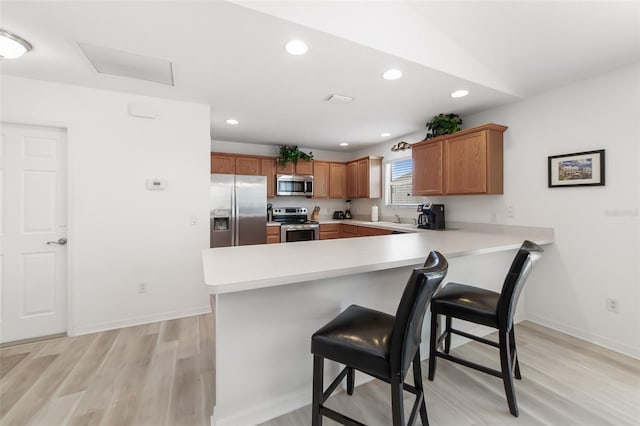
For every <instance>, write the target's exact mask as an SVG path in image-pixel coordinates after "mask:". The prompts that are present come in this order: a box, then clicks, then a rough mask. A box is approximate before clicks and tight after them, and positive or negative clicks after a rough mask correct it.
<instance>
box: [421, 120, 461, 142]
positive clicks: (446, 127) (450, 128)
mask: <svg viewBox="0 0 640 426" xmlns="http://www.w3.org/2000/svg"><path fill="white" fill-rule="evenodd" d="M461 124H462V118H460V116H459V115H458V114H438V115H436V116H435V117H433V119H432V120H431V121H429V122H428V123H427V130H428V131H429V133H427V136H426V137H425V139H432V138H435V137H438V136H442V135H448V134H451V133H455V132H458V131H460V125H461Z"/></svg>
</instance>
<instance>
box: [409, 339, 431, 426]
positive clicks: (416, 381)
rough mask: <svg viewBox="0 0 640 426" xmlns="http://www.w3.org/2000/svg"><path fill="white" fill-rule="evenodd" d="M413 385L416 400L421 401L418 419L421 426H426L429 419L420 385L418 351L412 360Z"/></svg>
mask: <svg viewBox="0 0 640 426" xmlns="http://www.w3.org/2000/svg"><path fill="white" fill-rule="evenodd" d="M413 383H414V386H415V388H416V390H417V391H418V392H417V393H418V396H417V397H416V398H422V401H420V402H419V404H421V406H420V419H421V420H422V426H428V424H429V418H428V417H427V403H426V399H427V398H426V396H425V395H424V386H423V384H422V366H421V365H420V351H419V350H418V352H417V353H416V356H415V358H414V359H413Z"/></svg>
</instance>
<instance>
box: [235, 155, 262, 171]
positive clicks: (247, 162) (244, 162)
mask: <svg viewBox="0 0 640 426" xmlns="http://www.w3.org/2000/svg"><path fill="white" fill-rule="evenodd" d="M260 160H261V159H260V158H259V157H244V156H242V157H240V156H238V157H236V174H237V175H251V176H261V170H260V169H261V167H260Z"/></svg>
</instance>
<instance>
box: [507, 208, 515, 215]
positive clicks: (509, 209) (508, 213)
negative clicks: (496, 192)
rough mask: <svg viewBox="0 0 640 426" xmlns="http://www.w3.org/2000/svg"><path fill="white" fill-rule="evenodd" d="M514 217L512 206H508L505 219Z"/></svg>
mask: <svg viewBox="0 0 640 426" xmlns="http://www.w3.org/2000/svg"><path fill="white" fill-rule="evenodd" d="M514 216H515V212H514V210H513V206H508V207H507V217H514Z"/></svg>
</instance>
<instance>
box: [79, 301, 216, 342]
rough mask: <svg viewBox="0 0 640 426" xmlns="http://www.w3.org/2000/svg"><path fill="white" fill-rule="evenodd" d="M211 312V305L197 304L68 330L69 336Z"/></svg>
mask: <svg viewBox="0 0 640 426" xmlns="http://www.w3.org/2000/svg"><path fill="white" fill-rule="evenodd" d="M208 313H211V306H209V305H205V306H198V307H194V308H190V309H185V310H180V311H169V312H161V313H158V314H151V315H142V316H138V317H132V318H126V319H121V320H115V321H106V322H100V323H94V324H87V325H81V326H78V327H75V328H74V330H73V333H71V330H70V331H69V336H79V335H82V334H90V333H97V332H99V331H107V330H114V329H117V328H125V327H131V326H134V325H142V324H149V323H152V322H158V321H167V320H172V319H176V318H184V317H191V316H194V315H202V314H208Z"/></svg>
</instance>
